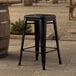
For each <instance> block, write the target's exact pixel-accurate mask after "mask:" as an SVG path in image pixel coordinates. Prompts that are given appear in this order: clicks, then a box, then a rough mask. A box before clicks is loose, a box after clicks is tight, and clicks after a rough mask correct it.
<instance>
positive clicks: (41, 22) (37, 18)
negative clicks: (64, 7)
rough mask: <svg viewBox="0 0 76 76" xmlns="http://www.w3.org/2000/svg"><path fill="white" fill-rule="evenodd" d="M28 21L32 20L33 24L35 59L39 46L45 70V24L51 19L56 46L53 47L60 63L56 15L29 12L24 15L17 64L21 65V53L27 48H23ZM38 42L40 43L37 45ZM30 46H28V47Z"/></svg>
mask: <svg viewBox="0 0 76 76" xmlns="http://www.w3.org/2000/svg"><path fill="white" fill-rule="evenodd" d="M28 21H33V22H34V26H35V46H34V47H35V55H36V60H38V56H39V53H40V52H39V47H41V60H42V68H43V70H45V64H46V53H47V52H46V25H47V22H48V21H52V24H53V26H54V31H55V39H56V47H55V48H53V49H55V50H56V51H57V54H58V59H59V64H61V63H62V62H61V57H60V51H59V42H58V33H57V25H56V16H55V15H51V14H31V15H26V16H24V27H23V35H22V43H21V52H20V58H19V64H18V65H21V60H22V53H23V51H26V49H27V48H24V38H25V34H26V32H25V31H26V25H27V24H28ZM39 42H40V45H39ZM28 48H30V47H28Z"/></svg>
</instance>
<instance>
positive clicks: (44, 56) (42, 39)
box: [40, 18, 46, 70]
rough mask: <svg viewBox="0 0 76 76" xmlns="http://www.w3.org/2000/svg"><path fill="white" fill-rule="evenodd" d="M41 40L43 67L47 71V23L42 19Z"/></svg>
mask: <svg viewBox="0 0 76 76" xmlns="http://www.w3.org/2000/svg"><path fill="white" fill-rule="evenodd" d="M40 39H41V59H42V67H43V70H45V64H46V23H45V20H44V18H42V19H41V25H40Z"/></svg>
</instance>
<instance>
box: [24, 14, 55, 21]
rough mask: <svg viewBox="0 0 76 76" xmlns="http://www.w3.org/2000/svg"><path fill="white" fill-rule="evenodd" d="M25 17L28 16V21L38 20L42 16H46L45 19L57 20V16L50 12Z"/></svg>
mask: <svg viewBox="0 0 76 76" xmlns="http://www.w3.org/2000/svg"><path fill="white" fill-rule="evenodd" d="M24 18H27V20H28V21H34V20H35V21H36V20H38V19H41V18H44V19H45V21H51V20H55V18H56V16H55V15H50V14H31V15H26V16H24Z"/></svg>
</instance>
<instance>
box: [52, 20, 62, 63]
mask: <svg viewBox="0 0 76 76" xmlns="http://www.w3.org/2000/svg"><path fill="white" fill-rule="evenodd" d="M53 23H54V31H55V39H56V45H57V53H58V59H59V64H62V61H61V56H60V49H59V42H58V40H59V39H58V33H57V25H56V20H54V21H53Z"/></svg>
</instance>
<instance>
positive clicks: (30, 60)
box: [0, 39, 76, 76]
mask: <svg viewBox="0 0 76 76" xmlns="http://www.w3.org/2000/svg"><path fill="white" fill-rule="evenodd" d="M25 42H26V44H25V46H26V47H28V46H32V45H34V40H33V39H30V40H29V39H27V40H26V41H25ZM30 42H31V43H30ZM20 43H21V40H20V39H10V45H9V51H8V54H9V55H8V56H7V57H5V58H1V59H0V75H1V76H5V75H6V76H76V41H59V43H60V52H61V57H62V64H61V65H59V64H58V58H57V52H52V53H48V54H47V60H46V70H45V71H43V70H42V66H41V56H39V60H38V61H35V56H34V53H28V52H24V53H23V59H22V65H21V66H18V60H19V53H20ZM47 46H52V47H55V41H51V40H47ZM30 50H31V51H34V49H30ZM47 50H50V49H47Z"/></svg>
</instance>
